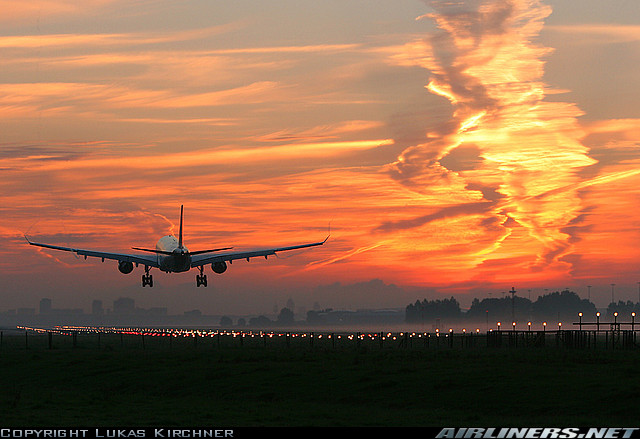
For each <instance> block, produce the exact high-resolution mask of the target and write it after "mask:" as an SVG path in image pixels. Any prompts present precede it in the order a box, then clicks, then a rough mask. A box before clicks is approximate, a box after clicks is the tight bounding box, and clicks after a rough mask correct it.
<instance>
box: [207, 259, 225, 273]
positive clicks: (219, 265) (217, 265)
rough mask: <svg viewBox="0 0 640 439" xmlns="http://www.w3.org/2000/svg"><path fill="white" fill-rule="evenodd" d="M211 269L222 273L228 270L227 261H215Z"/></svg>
mask: <svg viewBox="0 0 640 439" xmlns="http://www.w3.org/2000/svg"><path fill="white" fill-rule="evenodd" d="M211 269H212V270H213V272H214V273H218V274H222V273H224V272H225V271H227V263H226V262H224V261H222V262H214V263H213V264H211Z"/></svg>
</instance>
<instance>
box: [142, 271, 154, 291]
mask: <svg viewBox="0 0 640 439" xmlns="http://www.w3.org/2000/svg"><path fill="white" fill-rule="evenodd" d="M149 270H150V268H149V267H144V271H145V274H143V275H142V286H143V287H145V286H147V285H149V287H153V276H151V275H150V274H149Z"/></svg>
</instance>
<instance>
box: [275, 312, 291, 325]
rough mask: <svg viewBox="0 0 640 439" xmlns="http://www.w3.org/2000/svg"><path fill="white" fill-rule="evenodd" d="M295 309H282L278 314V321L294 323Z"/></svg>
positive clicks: (286, 323) (284, 323)
mask: <svg viewBox="0 0 640 439" xmlns="http://www.w3.org/2000/svg"><path fill="white" fill-rule="evenodd" d="M293 321H294V320H293V311H291V310H290V309H289V308H282V309H281V310H280V314H278V318H277V322H278V323H279V324H281V325H285V326H287V325H292V324H293Z"/></svg>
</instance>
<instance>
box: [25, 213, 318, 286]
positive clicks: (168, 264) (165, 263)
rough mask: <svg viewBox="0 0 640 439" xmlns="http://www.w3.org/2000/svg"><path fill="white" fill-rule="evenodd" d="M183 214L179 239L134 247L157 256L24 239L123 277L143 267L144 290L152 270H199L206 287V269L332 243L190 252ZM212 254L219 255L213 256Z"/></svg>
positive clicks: (220, 270)
mask: <svg viewBox="0 0 640 439" xmlns="http://www.w3.org/2000/svg"><path fill="white" fill-rule="evenodd" d="M183 213H184V205H182V206H180V232H179V234H178V238H176V237H175V236H173V235H167V236H163V237H162V238H160V239H159V240H158V243H157V244H156V248H155V249H145V248H139V247H132V249H133V250H139V251H145V252H150V253H155V254H154V255H144V254H125V253H107V252H101V251H96V250H83V249H79V248H71V247H60V246H57V245H51V244H42V243H39V242H32V241H30V240H29V238H28V237H27V235H25V236H24V237H25V239H26V240H27V242H28V243H29V244H31V245H35V246H39V247H45V248H50V249H54V250H63V251H68V252H73V253H77V254H79V255H81V256H84V258H85V259H87V257H88V256H91V257H96V258H102V262H104V260H105V259H114V260H116V261H118V270H119V271H120V273H122V274H129V273H131V272H132V271H133V268H134V264H135V266H136V267H137V266H138V265H144V274H143V275H142V286H143V287H145V286H147V285H148V286H149V287H150V288H151V287H153V276H152V275H151V274H150V273H149V272H150V270H151V268H158V269H160V271H164V272H166V273H182V272H185V271H189V270H190V269H192V268H197V269H199V270H200V274H196V287H200V286H204V287H206V286H207V275H206V274H204V268H205V265H208V264H211V269H212V270H213V272H214V273H216V274H222V273H224V272H225V271H227V262H228V263H229V264H232V263H233V261H234V260H236V259H246V260H247V261H249V259H250V258H254V257H257V256H264V258H265V259H267V257H268V256H270V255H275V254H276V253H277V252H283V251H288V250H297V249H302V248H307V247H315V246H319V245H323V244H324V243H325V242H327V240H328V239H329V235H328V236H327V237H326V238H325V239H324V240H323V241H319V242H312V243H308V244H298V245H291V246H288V247H276V248H267V249H261V250H248V251H241V252H227V253H218V252H222V251H224V250H231V249H232V248H233V247H222V248H214V249H210V250H198V251H193V252H190V251H189V250H188V249H187V248H186V247H185V246H184V244H183V242H182V218H183ZM210 253H216V254H215V255H213V254H210Z"/></svg>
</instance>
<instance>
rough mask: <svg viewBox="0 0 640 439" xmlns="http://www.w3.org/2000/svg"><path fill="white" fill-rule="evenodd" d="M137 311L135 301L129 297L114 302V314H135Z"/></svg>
mask: <svg viewBox="0 0 640 439" xmlns="http://www.w3.org/2000/svg"><path fill="white" fill-rule="evenodd" d="M135 310H136V307H135V301H134V300H133V299H130V298H128V297H120V298H119V299H118V300H114V301H113V313H114V314H120V315H122V314H133V313H134V312H135Z"/></svg>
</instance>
